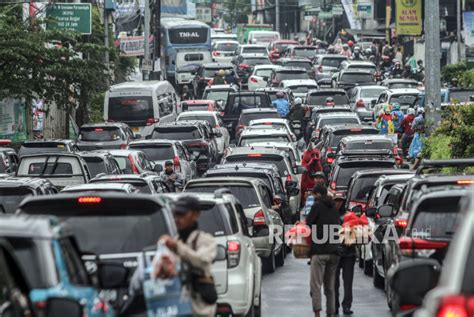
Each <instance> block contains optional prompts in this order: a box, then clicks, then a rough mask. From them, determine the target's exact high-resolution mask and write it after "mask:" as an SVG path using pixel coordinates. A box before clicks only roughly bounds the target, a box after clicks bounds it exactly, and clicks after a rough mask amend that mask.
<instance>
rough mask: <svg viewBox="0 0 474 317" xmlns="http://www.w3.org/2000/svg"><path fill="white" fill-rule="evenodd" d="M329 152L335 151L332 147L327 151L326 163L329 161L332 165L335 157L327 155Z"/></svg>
mask: <svg viewBox="0 0 474 317" xmlns="http://www.w3.org/2000/svg"><path fill="white" fill-rule="evenodd" d="M329 153H334V152H333V150H332V148H331V147H328V151H327V153H326V163H327V164H328V165H332V163H334V158H333V157H327V155H328V154H329Z"/></svg>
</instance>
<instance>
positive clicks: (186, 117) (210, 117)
mask: <svg viewBox="0 0 474 317" xmlns="http://www.w3.org/2000/svg"><path fill="white" fill-rule="evenodd" d="M186 120H203V121H207V122H209V124H210V125H211V127H215V126H216V125H217V121H216V118H215V117H214V116H213V115H208V116H204V115H184V116H179V117H178V119H177V121H186Z"/></svg>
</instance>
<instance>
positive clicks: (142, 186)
mask: <svg viewBox="0 0 474 317" xmlns="http://www.w3.org/2000/svg"><path fill="white" fill-rule="evenodd" d="M93 183H119V184H130V185H133V187H135V188H136V189H137V190H138V192H139V193H141V194H151V189H150V186H149V185H148V183H147V182H146V181H144V180H139V179H137V180H134V179H98V180H97V181H94V182H93Z"/></svg>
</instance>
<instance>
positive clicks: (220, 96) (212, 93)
mask: <svg viewBox="0 0 474 317" xmlns="http://www.w3.org/2000/svg"><path fill="white" fill-rule="evenodd" d="M232 91H233V90H232ZM230 92H231V91H230V90H222V89H219V90H217V89H210V90H205V91H204V95H203V96H202V99H206V100H227V97H229V94H230ZM191 108H192V107H189V108H188V110H189V109H191ZM203 110H207V108H206V109H203Z"/></svg>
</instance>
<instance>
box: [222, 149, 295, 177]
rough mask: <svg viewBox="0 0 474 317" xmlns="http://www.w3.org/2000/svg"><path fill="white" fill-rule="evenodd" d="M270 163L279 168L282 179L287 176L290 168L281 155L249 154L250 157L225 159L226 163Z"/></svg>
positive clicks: (234, 156) (238, 156)
mask: <svg viewBox="0 0 474 317" xmlns="http://www.w3.org/2000/svg"><path fill="white" fill-rule="evenodd" d="M245 162H247V163H250V162H257V163H269V164H275V165H276V167H277V168H278V173H279V174H280V177H284V176H287V175H288V174H289V173H288V167H287V165H286V162H285V160H284V158H283V157H282V156H279V155H262V154H248V155H231V156H228V157H226V158H225V163H245Z"/></svg>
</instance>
